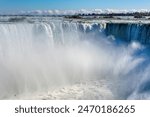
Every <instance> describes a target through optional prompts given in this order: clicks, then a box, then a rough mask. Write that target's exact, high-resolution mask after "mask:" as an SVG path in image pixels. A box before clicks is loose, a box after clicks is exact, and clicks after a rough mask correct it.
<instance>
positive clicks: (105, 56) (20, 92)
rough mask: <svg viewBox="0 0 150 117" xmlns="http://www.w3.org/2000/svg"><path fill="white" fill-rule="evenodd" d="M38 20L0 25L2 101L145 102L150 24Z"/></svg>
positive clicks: (147, 88) (0, 89)
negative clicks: (76, 100)
mask: <svg viewBox="0 0 150 117" xmlns="http://www.w3.org/2000/svg"><path fill="white" fill-rule="evenodd" d="M41 19H42V18H41ZM41 19H37V20H35V21H34V22H25V21H23V22H1V23H0V99H32V98H33V99H134V98H136V99H139V98H141V97H142V98H144V99H147V98H149V93H148V91H149V87H148V86H149V82H147V81H149V77H148V76H149V72H148V71H149V62H148V61H149V55H148V50H149V49H148V48H147V47H146V46H144V45H141V44H140V43H142V44H149V43H150V41H149V40H150V39H149V38H150V36H149V34H150V32H149V24H138V23H137V24H131V23H106V22H104V23H94V22H84V21H83V22H78V21H67V20H62V19H59V20H58V19H57V20H55V18H54V19H51V20H48V19H46V20H45V19H44V21H42V20H41ZM111 36H112V37H114V38H110V37H111ZM112 39H113V40H112ZM116 40H123V41H126V42H128V44H124V42H122V43H121V44H118V45H117V44H116V43H115V41H116ZM134 41H135V42H134ZM143 74H144V75H143ZM145 82H146V83H145ZM143 95H144V96H143ZM145 95H146V96H145ZM147 95H148V96H147ZM40 96H41V97H40Z"/></svg>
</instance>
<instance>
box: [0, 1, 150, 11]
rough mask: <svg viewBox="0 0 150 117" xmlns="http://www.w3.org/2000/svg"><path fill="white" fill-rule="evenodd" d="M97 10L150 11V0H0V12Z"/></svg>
mask: <svg viewBox="0 0 150 117" xmlns="http://www.w3.org/2000/svg"><path fill="white" fill-rule="evenodd" d="M95 8H97V9H98V8H99V9H107V8H110V9H150V0H0V11H18V10H37V9H38V10H47V9H60V10H69V9H71V10H72V9H73V10H74V9H75V10H76V9H95Z"/></svg>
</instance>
